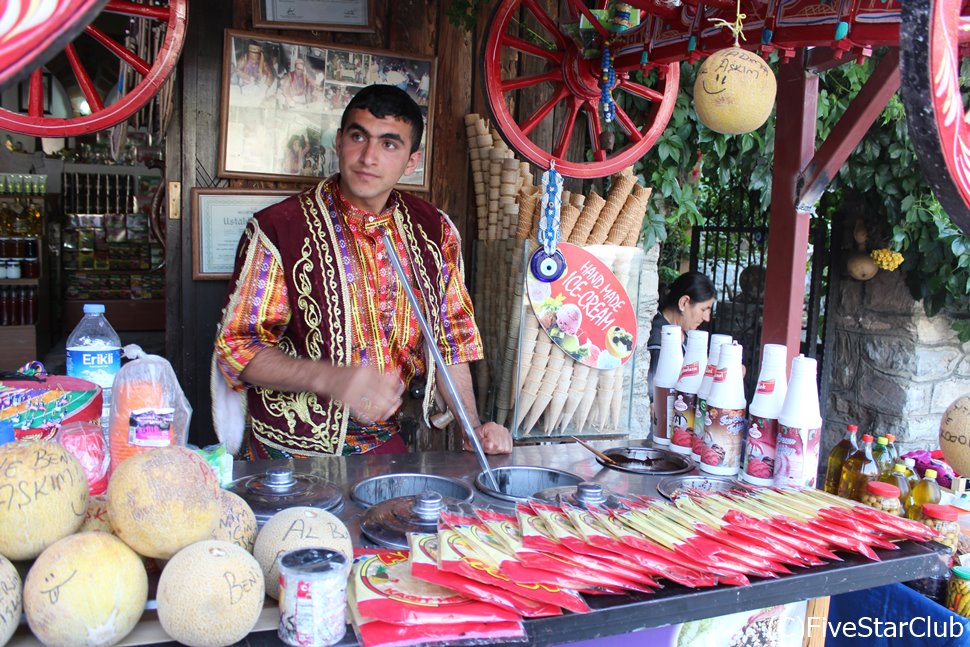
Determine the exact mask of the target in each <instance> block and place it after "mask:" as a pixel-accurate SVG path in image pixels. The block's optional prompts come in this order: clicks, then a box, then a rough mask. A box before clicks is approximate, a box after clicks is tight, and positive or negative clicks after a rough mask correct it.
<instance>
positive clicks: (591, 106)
mask: <svg viewBox="0 0 970 647" xmlns="http://www.w3.org/2000/svg"><path fill="white" fill-rule="evenodd" d="M583 107H584V108H586V117H587V122H588V123H589V143H590V144H591V145H592V146H593V159H594V160H596V161H597V162H602V161H603V160H605V159H606V151H605V150H603V147H602V146H600V133H602V132H603V124H602V123H601V122H600V111H599V105H598V104H597V103H596V102H595V101H587V102H586V103H585V104H584V106H583Z"/></svg>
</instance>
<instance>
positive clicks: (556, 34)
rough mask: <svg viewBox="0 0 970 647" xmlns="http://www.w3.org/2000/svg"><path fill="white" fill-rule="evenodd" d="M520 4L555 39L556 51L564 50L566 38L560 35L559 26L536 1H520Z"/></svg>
mask: <svg viewBox="0 0 970 647" xmlns="http://www.w3.org/2000/svg"><path fill="white" fill-rule="evenodd" d="M522 4H523V5H524V6H525V7H526V8H527V9H528V10H529V11H530V12H531V13H532V15H533V16H535V19H536V20H538V21H539V24H540V25H542V26H543V27H544V28H545V30H546V31H547V32H549V34H550V35H551V36H552V37H553V38H554V39H555V41H556V48H557V49H566V37H565V36H563V35H562V32H561V31H559V25H557V24H556V21H554V20H553V19H552V18H550V17H549V14H547V13H546V12H545V10H543V8H542V7H540V6H539V2H538V0H522Z"/></svg>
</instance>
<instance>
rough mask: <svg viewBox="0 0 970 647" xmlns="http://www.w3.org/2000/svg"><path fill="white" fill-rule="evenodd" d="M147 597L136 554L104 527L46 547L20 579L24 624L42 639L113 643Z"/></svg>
mask: <svg viewBox="0 0 970 647" xmlns="http://www.w3.org/2000/svg"><path fill="white" fill-rule="evenodd" d="M147 599H148V575H147V574H146V573H145V567H144V566H143V565H142V562H141V558H140V557H139V556H138V555H137V554H135V552H134V551H133V550H131V549H130V548H129V547H128V546H127V545H125V543H124V542H123V541H121V540H120V539H118V538H117V537H115V536H114V535H110V534H108V533H106V532H81V533H78V534H76V535H71V536H69V537H65V538H64V539H61V540H60V541H58V542H56V543H55V544H53V545H52V546H50V547H49V548H47V549H46V550H45V551H44V552H43V553H41V555H40V557H38V558H37V561H35V562H34V565H33V566H31V568H30V571H29V572H28V573H27V579H26V580H25V581H24V611H25V613H26V615H27V624H29V625H30V630H31V631H33V632H34V635H35V636H37V638H38V639H39V640H40V641H41V642H42V643H44V644H45V645H57V646H58V647H74V646H77V647H82V646H84V647H89V646H92V645H113V644H114V643H116V642H118V641H119V640H121V639H122V638H124V637H125V636H127V635H128V634H129V633H130V632H131V630H132V629H133V628H134V627H135V624H137V622H138V619H139V618H140V617H141V614H142V612H143V611H144V610H145V601H146V600H147Z"/></svg>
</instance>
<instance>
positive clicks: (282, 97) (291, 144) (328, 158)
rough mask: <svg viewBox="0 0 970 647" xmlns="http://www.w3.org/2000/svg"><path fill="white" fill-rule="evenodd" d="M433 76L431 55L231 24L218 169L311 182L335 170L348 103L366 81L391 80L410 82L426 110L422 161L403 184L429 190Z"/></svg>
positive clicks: (232, 173) (230, 173)
mask: <svg viewBox="0 0 970 647" xmlns="http://www.w3.org/2000/svg"><path fill="white" fill-rule="evenodd" d="M434 78H435V59H433V58H428V57H416V56H401V55H398V54H396V53H394V52H387V51H381V50H371V49H349V48H343V47H340V48H338V47H327V48H324V47H320V46H319V43H314V42H313V41H310V40H298V39H292V40H291V39H283V38H279V37H276V36H267V35H266V34H254V33H249V32H242V31H235V30H227V31H226V43H225V54H224V60H223V71H222V120H221V124H222V125H221V131H220V133H219V175H220V176H222V177H237V178H249V179H257V180H269V181H277V182H300V181H305V182H307V183H309V182H316V181H318V180H320V179H322V178H325V177H328V176H330V175H332V174H333V173H336V172H337V156H336V151H335V150H334V140H335V138H336V135H337V129H338V128H339V127H340V116H341V115H342V114H343V111H344V108H345V107H346V105H347V103H348V102H349V101H350V99H351V97H353V96H354V95H355V94H356V93H357V92H358V91H360V89H361V88H363V87H366V86H368V85H372V84H375V83H386V84H390V85H396V86H398V87H400V88H401V89H403V90H405V91H406V92H407V93H408V94H409V95H410V96H411V97H412V98H414V100H415V102H417V104H418V106H419V107H420V108H421V114H422V115H423V116H424V126H425V128H424V139H423V141H422V142H421V146H420V150H421V152H422V156H421V163H420V164H418V167H417V168H416V169H415V170H414V172H413V173H412V174H411V175H405V176H404V177H402V178H401V182H400V184H399V186H400V187H401V188H402V189H412V190H415V191H427V190H428V188H429V186H430V182H429V178H428V173H427V172H426V170H427V169H430V168H431V164H430V160H429V159H428V154H429V152H430V151H431V134H432V126H433V124H432V123H431V120H432V112H431V111H430V110H429V106H433V105H434V85H435V84H434Z"/></svg>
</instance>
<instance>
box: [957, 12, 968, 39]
mask: <svg viewBox="0 0 970 647" xmlns="http://www.w3.org/2000/svg"><path fill="white" fill-rule="evenodd" d="M957 40H958V41H959V42H961V43H970V16H960V22H959V24H958V25H957Z"/></svg>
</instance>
